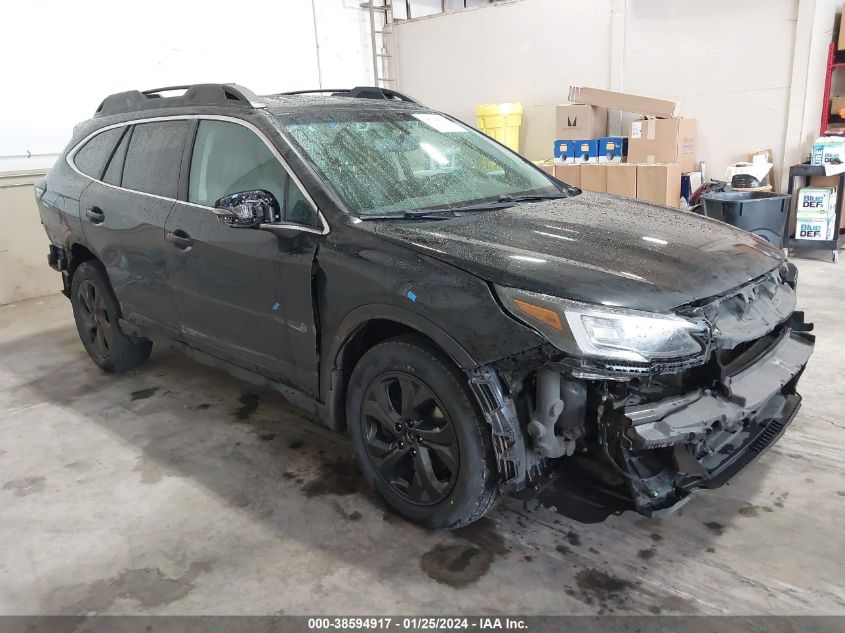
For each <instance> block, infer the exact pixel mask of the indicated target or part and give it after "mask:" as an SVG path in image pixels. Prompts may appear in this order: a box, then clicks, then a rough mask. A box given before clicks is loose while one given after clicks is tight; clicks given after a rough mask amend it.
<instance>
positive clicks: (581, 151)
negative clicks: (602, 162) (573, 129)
mask: <svg viewBox="0 0 845 633" xmlns="http://www.w3.org/2000/svg"><path fill="white" fill-rule="evenodd" d="M575 162H576V163H581V164H583V163H597V162H599V142H598V140H596V139H584V140H580V141H575Z"/></svg>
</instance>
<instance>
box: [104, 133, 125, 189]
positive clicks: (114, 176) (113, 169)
mask: <svg viewBox="0 0 845 633" xmlns="http://www.w3.org/2000/svg"><path fill="white" fill-rule="evenodd" d="M121 130H122V131H123V138H121V139H120V143H119V144H118V146H117V149H115V150H114V153H113V154H112V157H111V160H110V161H109V166H108V167H107V168H106V173H105V174H103V181H104V182H107V183H109V184H110V185H118V186H119V185H120V177H121V176H122V175H123V161H124V160H126V148H127V147H128V146H129V137H130V136H132V130H131V129H130V126H128V125H127V126H126V127H125V128H121Z"/></svg>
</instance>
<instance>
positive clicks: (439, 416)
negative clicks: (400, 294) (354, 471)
mask: <svg viewBox="0 0 845 633" xmlns="http://www.w3.org/2000/svg"><path fill="white" fill-rule="evenodd" d="M346 416H347V423H348V430H349V435H350V439H351V441H352V445H353V447H354V449H355V453H356V455H357V457H358V462H359V464H360V466H361V470H362V471H363V473H364V475H365V477H366V479H367V481H368V482H369V484H370V485H371V486H372V487H373V488H374V489H375V490H376V491H378V492H379V494H380V495H381V496H382V497H383V498H384V499H385V501H386V502H387V503H388V505H390V507H391V508H393V509H394V510H395V511H396V512H397V513H399V514H400V515H402V516H404V517H405V518H407V519H409V520H411V521H414V522H417V523H420V524H423V525H425V526H428V527H432V528H456V527H460V526H463V525H467V524H469V523H472V522H473V521H476V520H478V519H480V518H481V517H482V516H484V515H485V514H486V513H487V512H488V511H489V510H490V509H491V508H492V507H493V505H494V504H495V502H496V501H497V499H498V498H499V491H498V486H497V483H498V474H497V471H496V459H495V455H494V452H493V444H492V439H491V435H490V428H489V426H488V425H487V423H486V422H485V421H484V419H483V417H482V416H481V413H480V412H479V410H478V406H477V405H476V403H475V401H474V398H473V396H472V393H471V392H470V390H469V386H468V384H467V381H466V378H465V377H464V376H463V375H462V374H461V372H460V371H459V370H458V368H457V367H455V366H454V364H453V363H452V362H451V360H450V359H449V358H448V357H447V356H446V355H444V354H443V353H441V352H440V351H439V350H437V349H436V348H434V347H433V346H432V345H430V344H428V343H427V342H426V341H425V340H424V339H422V338H421V337H414V336H402V337H398V338H394V339H390V340H388V341H385V342H383V343H380V344H378V345H376V346H374V347H373V348H372V349H370V350H368V351H367V352H366V353H365V354H364V355H363V356H362V357H361V359H360V361H359V362H358V364H357V365H356V366H355V369H354V371H353V373H352V377H351V379H350V381H349V388H348V391H347V401H346Z"/></svg>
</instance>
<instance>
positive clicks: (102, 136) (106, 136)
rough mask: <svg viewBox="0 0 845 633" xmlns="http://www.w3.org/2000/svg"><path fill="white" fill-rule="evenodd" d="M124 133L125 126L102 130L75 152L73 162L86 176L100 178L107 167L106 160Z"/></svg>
mask: <svg viewBox="0 0 845 633" xmlns="http://www.w3.org/2000/svg"><path fill="white" fill-rule="evenodd" d="M122 133H123V128H112V129H111V130H106V131H105V132H100V133H99V134H97V135H96V136H95V137H93V138H92V139H91V140H90V141H88V142H87V143H85V145H83V146H82V148H81V149H80V150H79V151H78V152H76V154H74V156H73V164H74V165H76V168H77V169H78V170H79V171H81V172H82V173H83V174H85V175H86V176H90V177H91V178H95V179H97V180H99V179H100V177H101V176H102V175H103V170H104V169H105V168H106V161H108V159H109V156H111V153H112V150H113V149H114V146H115V144H116V143H117V139H119V138H120V135H121V134H122Z"/></svg>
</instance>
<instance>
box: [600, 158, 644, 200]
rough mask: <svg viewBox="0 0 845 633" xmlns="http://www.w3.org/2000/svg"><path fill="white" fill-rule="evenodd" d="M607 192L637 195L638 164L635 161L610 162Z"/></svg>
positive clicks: (629, 196) (630, 195)
mask: <svg viewBox="0 0 845 633" xmlns="http://www.w3.org/2000/svg"><path fill="white" fill-rule="evenodd" d="M607 193H612V194H613V195H616V196H625V197H626V198H636V197H637V166H636V165H635V164H634V163H608V165H607Z"/></svg>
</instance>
